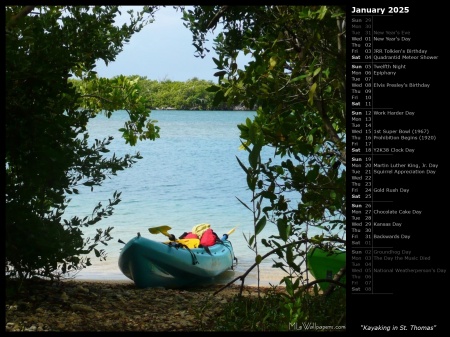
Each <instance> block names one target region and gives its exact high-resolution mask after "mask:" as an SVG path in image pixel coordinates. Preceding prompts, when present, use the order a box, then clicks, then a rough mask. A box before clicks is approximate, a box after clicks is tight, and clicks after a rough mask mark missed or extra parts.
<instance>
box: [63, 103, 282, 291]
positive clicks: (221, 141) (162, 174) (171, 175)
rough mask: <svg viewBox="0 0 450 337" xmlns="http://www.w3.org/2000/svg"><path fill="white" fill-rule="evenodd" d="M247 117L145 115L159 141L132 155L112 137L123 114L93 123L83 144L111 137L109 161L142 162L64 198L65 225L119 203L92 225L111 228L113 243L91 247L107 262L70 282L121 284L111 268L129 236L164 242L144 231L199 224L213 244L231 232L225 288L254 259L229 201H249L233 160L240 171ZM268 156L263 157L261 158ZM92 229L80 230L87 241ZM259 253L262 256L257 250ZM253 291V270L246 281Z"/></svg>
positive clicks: (246, 217) (238, 211)
mask: <svg viewBox="0 0 450 337" xmlns="http://www.w3.org/2000/svg"><path fill="white" fill-rule="evenodd" d="M254 114H255V112H243V111H177V110H172V111H153V112H152V114H151V117H152V119H156V120H158V123H157V125H158V126H160V128H161V130H160V138H159V139H157V140H155V141H144V142H140V143H139V144H138V145H136V146H134V147H130V146H129V145H126V144H125V141H124V140H123V139H122V138H121V137H120V133H119V132H118V131H117V130H118V129H119V128H121V127H122V126H123V123H124V121H125V120H126V117H127V115H126V112H125V111H118V112H116V113H115V114H114V115H113V116H112V118H111V119H108V118H106V117H104V116H98V117H97V118H95V119H94V120H92V121H91V122H90V124H89V131H90V135H91V136H90V139H92V140H93V139H95V138H98V139H103V138H105V137H107V136H109V135H112V136H114V141H113V143H112V145H111V147H110V149H111V153H116V155H123V154H125V153H134V152H137V151H139V152H140V154H141V155H142V156H143V159H141V160H139V161H138V162H137V163H136V164H135V165H134V166H133V167H132V168H130V169H126V170H124V171H122V172H119V173H118V174H117V176H112V177H111V179H107V180H106V181H105V182H104V183H103V185H102V186H101V187H100V188H95V189H94V191H93V192H90V190H88V189H86V190H83V189H80V191H81V194H80V195H75V196H72V201H71V202H70V203H69V206H68V208H67V210H66V213H65V218H70V217H71V216H73V215H77V216H79V217H84V216H88V215H90V214H91V213H92V210H93V208H94V207H95V206H96V205H97V203H98V202H102V204H103V205H106V204H107V202H108V199H112V194H113V193H114V191H116V190H117V191H120V192H122V195H121V199H122V201H121V202H120V203H119V204H118V205H117V206H116V207H115V210H114V214H113V215H112V216H111V217H109V218H106V219H104V220H102V221H101V222H100V225H97V226H100V227H101V228H104V229H106V228H107V227H114V229H113V231H112V236H113V237H114V239H113V240H111V241H109V242H108V246H106V247H105V246H98V248H101V249H105V251H106V252H107V254H108V257H107V259H106V261H101V262H100V261H98V259H96V258H95V257H93V258H92V259H91V261H92V263H93V265H92V266H90V267H88V268H87V269H84V270H83V271H81V272H80V273H79V274H77V275H76V278H77V279H95V280H99V279H106V280H128V279H127V278H126V277H125V276H124V275H123V274H122V273H121V271H120V269H119V267H118V265H117V261H118V257H119V254H120V249H121V247H122V246H123V244H121V243H119V242H118V239H121V240H122V241H125V242H127V241H128V240H130V239H131V238H133V237H134V236H136V234H137V232H140V233H141V235H142V236H145V237H148V238H151V239H155V240H158V241H159V240H162V241H165V239H166V238H165V237H164V236H163V235H162V234H158V235H153V234H150V233H149V232H148V228H149V227H155V226H161V225H168V226H170V227H171V228H172V230H171V231H170V232H171V233H173V234H175V235H176V236H179V235H181V234H182V233H183V232H185V231H186V232H188V231H190V230H191V228H192V227H193V226H194V225H196V224H199V223H209V224H210V225H211V227H212V228H213V229H214V230H215V231H216V232H217V233H218V234H219V236H221V235H222V234H224V233H226V232H228V231H229V230H230V229H232V228H234V227H237V228H236V230H235V232H234V233H233V234H232V235H231V236H230V241H231V242H232V244H233V247H234V252H235V255H236V257H237V258H238V264H237V266H236V267H235V269H234V271H230V272H227V273H225V274H224V275H222V276H221V277H219V279H218V282H220V283H224V282H228V281H229V280H231V279H232V278H234V277H236V276H239V275H241V274H243V273H244V272H245V271H246V270H247V268H248V267H249V266H250V265H251V264H253V262H254V258H255V254H254V252H253V251H251V250H250V249H249V248H248V246H247V243H246V241H245V238H244V234H245V235H246V236H247V237H249V234H250V233H251V232H252V228H253V222H252V219H253V218H252V217H253V215H252V213H251V212H250V211H249V210H248V209H246V208H245V207H244V206H243V205H242V204H241V203H240V202H239V201H238V200H237V198H239V199H241V200H242V201H244V202H249V201H250V200H251V192H250V190H249V189H248V187H247V184H246V176H245V173H244V171H243V170H242V169H241V167H240V166H239V164H238V162H237V160H236V156H237V157H239V158H240V159H241V161H243V162H244V163H247V153H246V152H245V151H242V150H239V146H240V144H241V143H240V140H239V130H238V128H237V125H238V124H241V123H244V122H245V120H246V118H252V117H253V116H254ZM267 155H270V154H267ZM96 228H98V227H93V228H88V229H87V230H86V233H91V235H92V234H93V233H95V229H96ZM275 231H276V229H274V228H271V227H269V225H268V227H267V228H266V229H265V230H264V231H263V232H262V233H261V234H262V236H264V237H268V236H269V235H271V234H275V233H276V232H275ZM260 249H261V250H260V253H264V252H267V249H265V248H264V247H261V248H260ZM272 264H273V261H272V260H271V259H268V260H266V261H263V262H262V264H261V284H262V285H269V283H272V284H278V281H279V280H280V279H281V277H282V274H281V272H280V270H279V269H274V268H272V267H271V266H272ZM246 284H256V269H255V272H253V273H252V274H251V275H250V276H249V277H247V279H246Z"/></svg>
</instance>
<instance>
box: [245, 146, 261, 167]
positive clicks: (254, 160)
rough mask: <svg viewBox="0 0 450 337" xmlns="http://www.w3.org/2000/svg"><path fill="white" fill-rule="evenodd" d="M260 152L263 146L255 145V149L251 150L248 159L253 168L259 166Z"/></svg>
mask: <svg viewBox="0 0 450 337" xmlns="http://www.w3.org/2000/svg"><path fill="white" fill-rule="evenodd" d="M260 154H261V146H260V145H254V146H253V149H252V150H251V151H250V154H249V155H248V161H249V163H250V166H251V167H252V168H253V169H256V167H257V166H258V163H259V158H260Z"/></svg>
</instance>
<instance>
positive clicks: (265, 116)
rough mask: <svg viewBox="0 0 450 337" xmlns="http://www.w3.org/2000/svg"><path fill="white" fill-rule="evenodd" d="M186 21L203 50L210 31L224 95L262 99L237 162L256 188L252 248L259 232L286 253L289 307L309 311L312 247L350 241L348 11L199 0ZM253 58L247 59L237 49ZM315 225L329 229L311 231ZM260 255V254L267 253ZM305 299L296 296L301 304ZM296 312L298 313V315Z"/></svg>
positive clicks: (232, 99)
mask: <svg viewBox="0 0 450 337" xmlns="http://www.w3.org/2000/svg"><path fill="white" fill-rule="evenodd" d="M184 20H185V21H186V25H187V26H188V27H189V28H190V30H191V31H192V33H193V40H194V44H195V46H196V48H197V53H198V55H199V56H201V57H204V56H205V55H206V53H207V52H208V50H207V49H206V48H204V43H205V41H206V33H207V32H208V30H210V29H214V28H215V27H216V26H218V25H221V26H222V27H223V29H222V32H221V33H219V34H218V35H217V37H216V38H215V39H214V49H215V51H216V52H217V54H218V58H215V59H214V62H215V64H216V66H217V70H218V71H217V72H216V74H215V75H216V76H217V77H218V83H219V85H217V86H215V87H214V92H215V95H216V100H217V101H225V102H227V104H236V103H237V102H239V103H242V104H243V105H244V106H247V107H253V106H257V107H258V108H257V114H256V116H255V118H254V119H253V120H247V121H246V123H245V124H242V125H239V129H240V132H241V135H240V137H241V140H242V147H243V148H244V149H246V150H247V152H248V165H245V164H244V163H242V162H241V161H240V160H238V163H239V165H240V166H241V168H242V169H243V171H244V172H245V175H246V179H247V185H248V188H249V189H250V191H251V197H250V203H251V205H248V204H247V203H245V202H244V201H242V200H240V202H241V203H242V204H243V205H244V206H245V207H246V208H247V209H249V210H250V211H251V212H252V214H253V221H254V225H255V226H254V227H255V228H254V230H255V233H254V234H253V235H249V237H248V243H249V247H250V248H252V249H253V250H254V251H255V254H256V255H257V256H258V252H257V249H255V248H256V247H257V246H256V245H257V236H259V238H261V236H262V235H263V234H264V230H263V229H264V228H265V227H267V226H269V225H270V224H272V225H273V226H276V228H277V230H278V235H273V236H270V237H269V238H263V239H262V240H261V242H262V244H264V245H265V246H267V247H270V248H272V249H275V252H276V254H277V255H278V256H279V257H280V258H281V259H282V261H281V262H276V263H275V264H274V266H275V267H277V268H281V269H282V270H284V271H286V272H287V274H288V276H287V277H285V278H284V279H283V280H282V283H285V284H286V287H287V288H288V289H290V290H289V291H288V294H289V297H290V300H291V301H293V302H292V303H293V304H292V305H290V309H289V310H290V312H289V315H287V314H286V315H287V317H295V315H298V317H300V313H299V312H297V311H296V310H297V309H296V306H297V307H298V305H297V304H298V303H297V302H296V301H298V300H299V299H298V298H297V293H298V292H297V291H296V290H298V289H301V287H302V286H303V283H304V282H307V280H308V278H307V277H305V275H304V274H305V269H306V268H305V267H306V261H305V253H306V251H307V250H308V249H309V248H310V246H311V245H319V246H321V247H323V248H325V249H330V250H331V249H332V248H333V246H338V247H345V235H346V210H345V204H346V172H345V165H346V138H345V137H346V118H345V109H346V106H345V104H346V96H345V94H346V92H345V82H346V79H345V73H346V70H345V67H346V58H345V56H346V55H345V46H346V44H345V36H346V34H345V30H344V27H345V25H344V24H343V22H345V9H344V8H341V7H336V6H195V8H194V10H192V11H190V12H185V14H184ZM242 52H243V53H244V54H246V55H249V56H251V61H250V62H248V63H247V64H243V65H242V64H239V62H238V55H239V53H242ZM313 228H315V229H316V231H320V232H321V233H322V234H320V235H312V234H311V230H312V229H313ZM258 260H260V258H258ZM295 303H297V304H295ZM296 312H297V313H296Z"/></svg>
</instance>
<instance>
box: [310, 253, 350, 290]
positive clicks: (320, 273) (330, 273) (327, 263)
mask: <svg viewBox="0 0 450 337" xmlns="http://www.w3.org/2000/svg"><path fill="white" fill-rule="evenodd" d="M346 256H347V254H346V252H345V251H342V250H337V249H336V250H335V251H333V252H326V251H324V250H322V249H320V248H319V247H313V248H311V249H310V250H309V251H308V254H307V267H308V269H309V272H310V273H311V275H312V276H313V277H314V278H315V279H316V280H319V279H333V277H334V276H335V275H336V273H337V272H339V270H340V269H341V268H342V267H344V266H345V264H346ZM340 282H341V283H345V275H344V276H343V277H342V278H341V279H340ZM329 285H330V283H329V282H321V283H319V286H320V289H322V290H325V289H327V288H328V286H329Z"/></svg>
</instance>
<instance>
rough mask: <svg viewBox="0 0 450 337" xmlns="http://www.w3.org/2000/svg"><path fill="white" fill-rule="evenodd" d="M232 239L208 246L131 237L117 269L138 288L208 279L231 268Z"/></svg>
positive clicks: (189, 284) (190, 282)
mask: <svg viewBox="0 0 450 337" xmlns="http://www.w3.org/2000/svg"><path fill="white" fill-rule="evenodd" d="M233 261H234V252H233V247H232V245H231V242H230V241H228V240H222V243H216V244H215V245H214V246H211V247H207V248H192V249H187V248H183V247H181V246H180V245H176V244H173V243H169V242H166V243H164V242H158V241H153V240H150V239H147V238H144V237H141V236H137V237H134V238H133V239H131V240H130V241H128V242H127V243H126V244H125V246H124V247H123V249H122V251H121V253H120V256H119V269H120V270H121V272H122V273H123V274H124V275H125V276H126V277H128V278H129V279H131V280H133V281H134V283H135V285H136V286H137V287H138V288H149V287H166V288H178V287H185V286H191V285H197V284H201V283H203V282H208V281H211V280H212V279H213V278H214V277H216V276H218V275H220V274H222V273H224V272H225V271H227V270H230V269H232V268H233Z"/></svg>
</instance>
